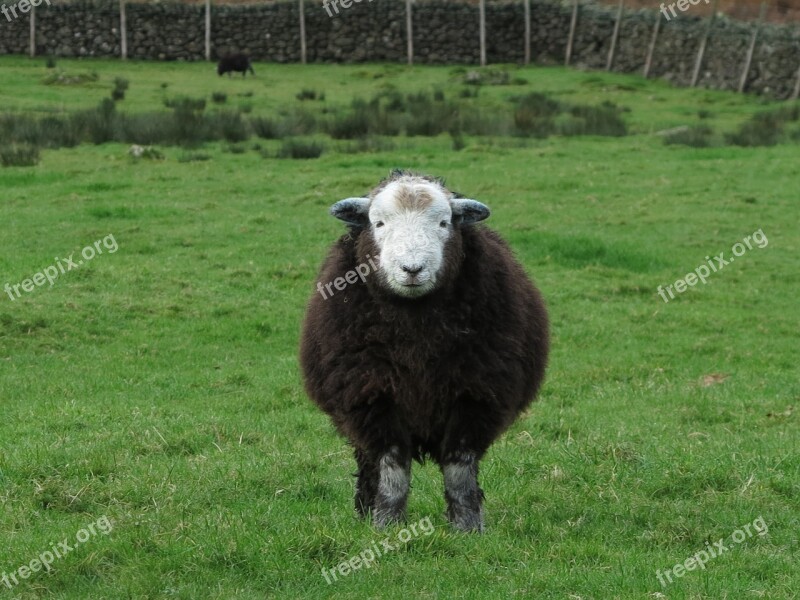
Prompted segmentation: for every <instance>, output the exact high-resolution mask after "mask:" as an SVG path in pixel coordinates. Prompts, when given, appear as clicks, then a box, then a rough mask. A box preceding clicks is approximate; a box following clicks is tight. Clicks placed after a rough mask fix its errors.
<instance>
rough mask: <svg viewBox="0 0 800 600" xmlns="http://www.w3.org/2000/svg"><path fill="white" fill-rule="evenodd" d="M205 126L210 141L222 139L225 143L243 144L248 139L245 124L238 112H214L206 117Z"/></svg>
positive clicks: (248, 135) (248, 134)
mask: <svg viewBox="0 0 800 600" xmlns="http://www.w3.org/2000/svg"><path fill="white" fill-rule="evenodd" d="M206 125H207V127H208V131H209V135H208V137H210V138H211V139H219V138H222V139H224V140H225V141H227V142H243V141H245V140H246V139H247V138H248V137H250V133H249V131H248V130H247V124H246V123H245V122H244V120H243V119H242V115H241V113H238V112H234V111H230V110H221V111H218V112H214V113H212V114H211V115H208V116H207V118H206Z"/></svg>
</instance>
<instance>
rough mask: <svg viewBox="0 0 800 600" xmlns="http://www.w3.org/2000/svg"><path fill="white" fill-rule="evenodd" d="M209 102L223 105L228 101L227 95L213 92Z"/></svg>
mask: <svg viewBox="0 0 800 600" xmlns="http://www.w3.org/2000/svg"><path fill="white" fill-rule="evenodd" d="M211 101H212V102H214V103H215V104H225V102H227V101H228V94H226V93H225V92H214V93H213V94H211Z"/></svg>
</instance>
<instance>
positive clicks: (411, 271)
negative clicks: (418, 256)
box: [401, 265, 422, 277]
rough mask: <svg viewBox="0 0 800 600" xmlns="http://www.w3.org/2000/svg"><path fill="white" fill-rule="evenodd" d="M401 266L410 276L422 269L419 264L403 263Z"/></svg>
mask: <svg viewBox="0 0 800 600" xmlns="http://www.w3.org/2000/svg"><path fill="white" fill-rule="evenodd" d="M401 268H402V269H403V271H405V272H406V273H408V274H409V275H411V276H412V277H413V276H414V275H417V274H418V273H419V272H420V271H422V266H421V265H403V266H402V267H401Z"/></svg>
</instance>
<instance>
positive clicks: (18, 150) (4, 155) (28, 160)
mask: <svg viewBox="0 0 800 600" xmlns="http://www.w3.org/2000/svg"><path fill="white" fill-rule="evenodd" d="M0 163H2V165H3V166H4V167H34V166H36V165H37V164H38V163H39V148H38V147H37V146H33V145H30V144H12V145H10V146H5V147H2V148H0Z"/></svg>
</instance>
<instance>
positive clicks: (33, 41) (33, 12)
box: [29, 4, 36, 58]
mask: <svg viewBox="0 0 800 600" xmlns="http://www.w3.org/2000/svg"><path fill="white" fill-rule="evenodd" d="M29 52H30V55H31V58H33V57H34V56H36V5H34V4H31V32H30V40H29Z"/></svg>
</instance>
